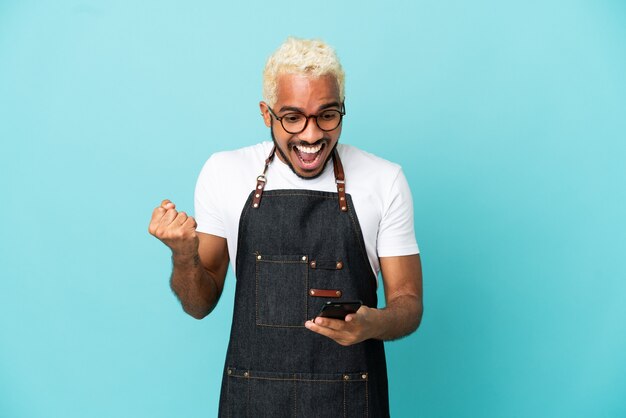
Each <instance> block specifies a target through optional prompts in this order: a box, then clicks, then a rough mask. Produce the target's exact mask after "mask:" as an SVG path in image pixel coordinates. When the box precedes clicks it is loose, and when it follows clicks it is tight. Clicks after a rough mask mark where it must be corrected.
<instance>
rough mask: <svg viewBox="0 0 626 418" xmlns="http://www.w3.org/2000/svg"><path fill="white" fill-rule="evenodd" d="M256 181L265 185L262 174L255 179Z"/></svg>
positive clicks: (265, 181)
mask: <svg viewBox="0 0 626 418" xmlns="http://www.w3.org/2000/svg"><path fill="white" fill-rule="evenodd" d="M256 181H262V182H263V183H267V180H265V176H264V175H263V174H261V175H260V176H259V177H257V178H256Z"/></svg>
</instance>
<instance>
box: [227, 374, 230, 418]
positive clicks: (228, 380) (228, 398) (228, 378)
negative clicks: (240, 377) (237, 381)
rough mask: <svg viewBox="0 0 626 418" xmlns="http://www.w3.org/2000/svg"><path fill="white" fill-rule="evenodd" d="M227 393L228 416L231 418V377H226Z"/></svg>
mask: <svg viewBox="0 0 626 418" xmlns="http://www.w3.org/2000/svg"><path fill="white" fill-rule="evenodd" d="M226 393H227V396H226V398H227V400H228V402H226V414H227V415H228V418H230V401H231V399H230V398H231V395H230V377H226Z"/></svg>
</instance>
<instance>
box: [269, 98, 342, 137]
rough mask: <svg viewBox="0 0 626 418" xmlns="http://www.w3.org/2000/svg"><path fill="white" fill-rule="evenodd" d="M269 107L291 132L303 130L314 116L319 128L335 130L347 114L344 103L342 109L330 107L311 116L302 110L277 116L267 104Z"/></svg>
mask: <svg viewBox="0 0 626 418" xmlns="http://www.w3.org/2000/svg"><path fill="white" fill-rule="evenodd" d="M267 108H268V109H269V111H270V113H271V114H272V116H274V117H275V118H276V120H277V121H279V122H280V124H281V125H282V127H283V129H284V130H285V131H287V132H289V133H290V134H299V133H300V132H303V131H304V130H305V129H306V127H307V125H308V124H309V119H310V118H314V119H315V123H316V124H317V126H318V128H320V129H321V130H322V131H324V132H328V131H332V130H335V129H337V127H338V126H339V124H341V120H342V118H343V117H344V115H345V114H346V108H345V106H344V104H343V103H342V104H341V110H335V109H328V110H323V111H321V112H320V113H319V114H317V115H309V116H306V115H305V114H303V113H300V112H290V113H285V114H284V115H283V116H276V113H274V111H273V110H272V108H271V107H269V106H267Z"/></svg>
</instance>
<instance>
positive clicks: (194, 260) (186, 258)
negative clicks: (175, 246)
mask: <svg viewBox="0 0 626 418" xmlns="http://www.w3.org/2000/svg"><path fill="white" fill-rule="evenodd" d="M172 263H174V265H176V266H181V267H183V266H184V267H191V266H197V265H199V264H200V256H199V255H198V252H188V253H179V252H174V251H172Z"/></svg>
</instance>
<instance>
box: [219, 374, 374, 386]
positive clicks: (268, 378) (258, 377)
mask: <svg viewBox="0 0 626 418" xmlns="http://www.w3.org/2000/svg"><path fill="white" fill-rule="evenodd" d="M231 377H233V378H237V379H248V380H273V381H278V382H289V381H290V380H293V381H296V382H320V383H336V382H344V383H356V381H354V380H351V381H350V382H346V381H345V380H344V379H343V378H338V379H303V378H299V377H295V376H294V377H290V378H286V377H283V378H279V377H260V376H248V377H244V376H235V375H233V376H231ZM366 382H367V381H366ZM366 387H367V384H366Z"/></svg>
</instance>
